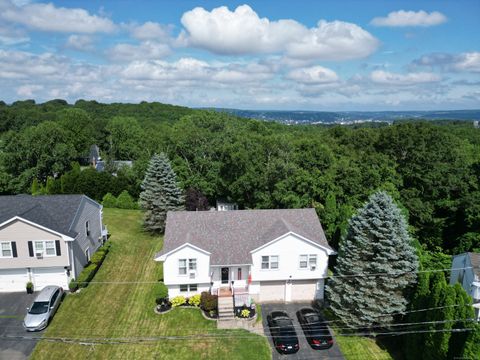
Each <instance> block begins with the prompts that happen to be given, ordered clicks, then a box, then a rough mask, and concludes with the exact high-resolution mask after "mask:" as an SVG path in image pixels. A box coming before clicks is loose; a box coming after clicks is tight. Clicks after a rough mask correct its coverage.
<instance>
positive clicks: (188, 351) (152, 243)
mask: <svg viewBox="0 0 480 360" xmlns="http://www.w3.org/2000/svg"><path fill="white" fill-rule="evenodd" d="M104 216H105V223H106V224H107V226H108V228H109V231H110V232H111V234H112V237H111V239H110V241H111V244H112V246H111V250H110V252H109V254H108V255H107V258H106V260H105V262H104V263H103V265H102V267H101V268H100V270H99V272H98V273H97V274H96V276H95V278H94V281H103V282H108V281H111V282H120V281H123V282H137V281H143V282H145V281H156V280H158V279H159V278H161V277H162V266H161V265H160V264H158V263H157V262H155V261H153V255H154V254H155V252H157V251H158V250H160V249H161V247H162V240H163V239H162V238H161V237H151V236H149V235H147V234H144V233H143V232H142V231H141V218H142V215H141V212H139V211H133V210H120V209H105V214H104ZM154 306H155V293H154V289H153V285H152V284H141V283H129V284H94V283H92V284H90V285H89V286H88V287H87V288H86V289H83V290H82V292H81V293H80V294H74V295H68V296H67V297H66V298H65V300H64V302H63V304H62V305H61V307H60V309H59V311H58V312H57V314H56V315H55V317H54V319H53V321H52V323H51V324H50V326H49V327H48V329H47V330H46V332H45V333H44V337H47V338H63V339H65V341H67V342H60V341H50V340H42V341H40V342H39V343H38V344H37V346H36V347H35V350H34V352H33V354H32V359H37V360H38V359H69V360H70V359H82V360H83V359H153V358H154V359H178V360H181V359H270V358H271V351H270V347H269V345H268V342H267V341H266V339H265V338H264V337H262V336H258V335H254V334H251V333H249V332H247V331H243V330H235V331H228V330H217V329H216V323H215V322H214V321H208V320H205V319H204V318H203V317H202V316H201V314H200V312H199V310H197V309H188V308H183V309H175V310H173V311H171V312H170V313H168V314H165V315H156V314H155V313H154V312H153V307H154ZM165 335H169V336H182V335H183V336H185V335H194V338H193V339H192V338H190V339H178V338H173V339H168V340H167V339H158V338H156V337H159V336H165ZM113 338H116V339H119V338H123V340H122V341H127V342H129V343H118V342H117V343H116V344H112V343H108V344H102V343H101V342H102V341H103V342H105V341H111V339H113ZM138 338H143V339H145V338H150V340H144V341H140V340H139V339H138ZM151 338H153V341H152V340H151ZM80 339H81V340H80ZM92 339H97V340H92ZM99 339H104V340H99ZM132 341H133V342H132ZM80 342H82V343H80ZM85 343H86V344H85ZM91 343H93V344H91Z"/></svg>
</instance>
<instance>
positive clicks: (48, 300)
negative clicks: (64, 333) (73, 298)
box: [23, 285, 63, 331]
mask: <svg viewBox="0 0 480 360" xmlns="http://www.w3.org/2000/svg"><path fill="white" fill-rule="evenodd" d="M62 297H63V289H62V288H61V287H59V286H54V285H49V286H46V287H44V288H43V290H42V291H40V294H38V295H37V297H36V298H35V301H34V302H33V304H32V306H31V307H30V308H28V309H27V315H26V316H25V319H24V320H23V327H24V328H25V330H27V331H39V330H43V329H45V328H46V327H47V326H48V323H49V322H50V319H51V318H52V316H53V315H54V314H55V312H56V311H57V309H58V306H59V305H60V301H62Z"/></svg>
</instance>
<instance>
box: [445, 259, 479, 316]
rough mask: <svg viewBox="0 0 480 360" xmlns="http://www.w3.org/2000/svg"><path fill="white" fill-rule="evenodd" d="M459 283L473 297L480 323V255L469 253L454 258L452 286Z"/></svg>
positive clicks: (451, 277) (451, 275) (451, 276)
mask: <svg viewBox="0 0 480 360" xmlns="http://www.w3.org/2000/svg"><path fill="white" fill-rule="evenodd" d="M457 282H458V283H460V284H461V285H462V287H463V288H464V289H465V291H466V292H467V294H468V295H470V296H471V298H472V301H473V307H474V309H475V317H476V319H477V321H480V253H474V252H467V253H463V254H459V255H455V256H454V257H453V261H452V271H451V273H450V285H454V284H455V283H457Z"/></svg>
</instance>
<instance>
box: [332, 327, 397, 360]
mask: <svg viewBox="0 0 480 360" xmlns="http://www.w3.org/2000/svg"><path fill="white" fill-rule="evenodd" d="M337 332H338V331H337ZM335 341H336V342H337V344H338V346H339V348H340V350H341V351H342V353H343V356H344V357H345V359H346V360H357V359H369V360H370V359H371V360H393V358H392V356H390V354H389V352H388V351H387V350H384V349H382V348H381V347H380V346H378V344H377V342H376V341H375V340H374V339H370V338H366V337H360V336H335Z"/></svg>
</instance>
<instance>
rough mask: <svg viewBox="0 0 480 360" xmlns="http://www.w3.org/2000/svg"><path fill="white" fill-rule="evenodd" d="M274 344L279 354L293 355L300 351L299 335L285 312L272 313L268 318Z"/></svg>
mask: <svg viewBox="0 0 480 360" xmlns="http://www.w3.org/2000/svg"><path fill="white" fill-rule="evenodd" d="M267 321H268V326H269V327H270V333H271V334H272V339H273V343H274V345H275V348H276V349H277V351H278V352H280V353H283V354H293V353H296V352H297V351H298V349H299V345H298V338H297V333H296V332H295V327H294V326H293V323H292V319H290V318H289V317H288V315H287V313H286V312H285V311H272V312H271V313H270V314H269V315H268V316H267Z"/></svg>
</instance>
